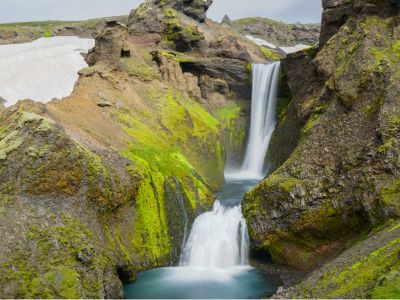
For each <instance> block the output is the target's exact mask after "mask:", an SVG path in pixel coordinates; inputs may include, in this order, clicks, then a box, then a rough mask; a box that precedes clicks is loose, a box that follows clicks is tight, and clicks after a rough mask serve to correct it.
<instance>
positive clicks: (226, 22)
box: [221, 15, 233, 26]
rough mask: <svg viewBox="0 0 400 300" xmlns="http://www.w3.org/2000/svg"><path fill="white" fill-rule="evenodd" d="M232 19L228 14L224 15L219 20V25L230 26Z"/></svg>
mask: <svg viewBox="0 0 400 300" xmlns="http://www.w3.org/2000/svg"><path fill="white" fill-rule="evenodd" d="M232 24H233V23H232V20H231V18H229V16H228V15H225V16H224V18H223V19H222V21H221V25H228V26H232Z"/></svg>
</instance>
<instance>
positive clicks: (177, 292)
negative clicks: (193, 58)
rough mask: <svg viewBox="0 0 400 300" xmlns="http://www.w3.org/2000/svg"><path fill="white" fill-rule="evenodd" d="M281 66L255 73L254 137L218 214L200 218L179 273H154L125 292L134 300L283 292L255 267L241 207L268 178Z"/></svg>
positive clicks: (219, 204)
mask: <svg viewBox="0 0 400 300" xmlns="http://www.w3.org/2000/svg"><path fill="white" fill-rule="evenodd" d="M279 66H280V64H279V63H273V64H269V65H261V64H256V65H253V67H252V70H253V71H252V74H253V95H252V115H251V127H250V136H249V141H248V145H247V150H246V155H245V158H244V162H243V165H242V168H241V169H240V170H237V171H236V172H234V173H231V172H230V173H228V172H226V174H225V175H226V176H225V177H226V181H227V182H226V184H225V185H224V186H223V187H222V189H221V192H220V193H219V195H218V200H217V201H216V202H215V203H214V207H213V209H212V211H209V212H205V213H203V214H201V215H200V216H198V217H197V219H196V220H195V222H194V224H193V226H192V229H191V231H190V234H189V236H188V237H187V240H186V241H184V246H183V249H182V254H181V261H180V264H179V267H170V268H161V269H154V270H150V271H147V272H143V273H142V274H139V275H138V280H137V282H135V283H134V284H130V285H128V286H125V294H126V295H125V296H127V297H128V298H136V299H137V298H143V299H157V298H168V299H171V298H175V299H193V298H194V299H199V298H225V299H226V298H228V299H229V298H235V299H242V298H262V297H267V296H271V295H272V294H273V293H274V292H275V291H276V288H277V284H276V281H274V279H273V278H268V279H267V278H266V275H264V274H261V273H260V272H259V271H257V270H256V269H254V268H252V267H251V266H249V237H248V233H247V226H246V220H245V218H244V216H243V214H242V206H241V201H242V199H243V196H244V194H245V193H246V192H247V191H249V190H250V189H251V188H252V187H254V186H255V185H256V184H257V183H258V182H259V181H260V180H261V179H262V178H263V176H265V174H264V173H265V171H264V158H265V156H266V152H267V150H268V146H269V142H270V139H271V136H272V133H273V130H274V128H275V123H276V94H277V86H278V77H279Z"/></svg>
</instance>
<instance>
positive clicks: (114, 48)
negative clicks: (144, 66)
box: [87, 21, 130, 66]
mask: <svg viewBox="0 0 400 300" xmlns="http://www.w3.org/2000/svg"><path fill="white" fill-rule="evenodd" d="M127 35H128V29H127V27H126V25H124V24H122V23H119V22H117V21H108V22H107V23H106V26H105V27H104V29H103V30H102V31H100V32H99V33H98V34H97V36H96V44H95V47H94V49H92V50H91V51H89V55H88V58H87V62H88V64H89V66H93V65H94V64H95V63H97V62H98V63H103V64H110V65H112V64H117V63H118V61H119V60H120V58H121V57H129V56H130V50H129V49H128V47H127V44H126V39H127Z"/></svg>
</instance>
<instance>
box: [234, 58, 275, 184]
mask: <svg viewBox="0 0 400 300" xmlns="http://www.w3.org/2000/svg"><path fill="white" fill-rule="evenodd" d="M279 70H280V62H276V63H272V64H269V65H263V64H254V65H253V66H252V77H253V89H252V93H253V94H252V100H251V101H252V102H251V124H250V134H249V140H248V143H247V148H246V153H245V157H244V161H243V164H242V167H241V169H240V170H239V171H236V172H233V173H230V174H227V176H226V177H227V178H228V179H229V178H231V179H255V180H260V179H262V178H264V177H265V175H266V171H265V168H264V160H265V155H266V153H267V150H268V147H269V144H270V141H271V137H272V133H273V132H274V129H275V125H276V121H277V117H276V100H277V91H278V81H279Z"/></svg>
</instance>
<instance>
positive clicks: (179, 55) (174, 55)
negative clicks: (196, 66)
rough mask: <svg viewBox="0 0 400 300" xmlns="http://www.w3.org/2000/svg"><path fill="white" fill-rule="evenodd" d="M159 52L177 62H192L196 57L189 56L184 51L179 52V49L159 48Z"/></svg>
mask: <svg viewBox="0 0 400 300" xmlns="http://www.w3.org/2000/svg"><path fill="white" fill-rule="evenodd" d="M160 53H161V54H162V55H163V56H165V57H167V58H169V59H172V60H174V61H177V62H194V61H195V60H196V57H193V56H190V55H188V54H186V53H184V52H179V51H172V50H160Z"/></svg>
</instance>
